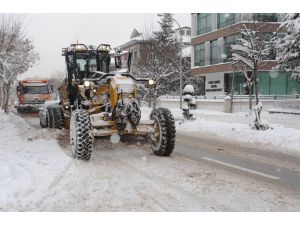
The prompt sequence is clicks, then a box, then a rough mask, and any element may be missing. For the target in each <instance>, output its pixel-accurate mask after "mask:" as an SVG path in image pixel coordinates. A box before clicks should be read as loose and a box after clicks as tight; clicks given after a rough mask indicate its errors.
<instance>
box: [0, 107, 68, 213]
mask: <svg viewBox="0 0 300 225" xmlns="http://www.w3.org/2000/svg"><path fill="white" fill-rule="evenodd" d="M20 128H21V129H20ZM19 130H24V131H26V132H24V134H21V133H19ZM30 132H31V129H30V127H29V125H27V124H26V122H25V121H24V120H22V119H20V118H18V117H17V116H15V115H13V114H12V115H6V114H4V113H3V112H2V111H0V162H1V163H0V180H1V182H0V190H1V195H0V211H8V210H12V211H15V210H22V209H24V210H28V208H36V207H38V206H37V205H36V204H38V202H39V201H40V200H42V198H43V196H45V195H46V194H47V191H48V188H49V186H51V183H52V182H53V180H55V178H56V177H57V176H59V175H60V173H61V171H64V168H65V167H66V166H67V165H68V162H69V161H70V158H69V157H68V156H67V155H66V154H64V153H63V152H62V151H61V149H60V147H59V146H58V144H57V142H56V141H55V140H45V139H35V140H33V139H32V138H30V135H31V133H30ZM53 165H55V166H53Z"/></svg>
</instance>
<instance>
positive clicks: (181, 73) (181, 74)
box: [173, 18, 183, 109]
mask: <svg viewBox="0 0 300 225" xmlns="http://www.w3.org/2000/svg"><path fill="white" fill-rule="evenodd" d="M173 21H174V22H175V23H176V24H177V26H178V27H179V35H180V64H179V66H180V77H179V82H180V87H179V89H180V109H182V77H183V70H182V35H181V26H180V25H179V23H178V21H177V20H176V19H174V18H173Z"/></svg>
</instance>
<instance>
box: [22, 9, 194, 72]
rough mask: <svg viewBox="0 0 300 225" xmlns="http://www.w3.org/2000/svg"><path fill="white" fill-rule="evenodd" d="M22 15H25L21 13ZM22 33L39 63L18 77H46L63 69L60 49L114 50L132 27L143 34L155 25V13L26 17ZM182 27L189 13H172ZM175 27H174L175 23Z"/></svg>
mask: <svg viewBox="0 0 300 225" xmlns="http://www.w3.org/2000/svg"><path fill="white" fill-rule="evenodd" d="M23 15H24V14H23ZM24 17H25V21H24V25H25V30H26V33H27V36H28V37H29V38H30V39H32V40H33V42H34V45H35V47H36V51H37V52H38V53H39V55H40V58H41V59H40V61H39V62H38V63H37V64H36V65H35V66H34V67H33V68H31V69H29V70H28V71H27V72H26V73H25V74H24V75H22V76H21V78H24V77H28V76H29V77H31V76H45V77H47V76H49V75H51V74H52V73H53V72H54V71H56V70H59V71H63V70H65V62H64V58H63V57H62V56H61V49H62V48H63V47H67V46H69V45H70V44H71V43H76V41H77V40H78V41H79V42H81V43H86V44H93V45H98V44H100V43H108V44H111V45H112V47H116V46H118V45H120V44H123V43H125V42H127V41H129V37H130V35H131V32H132V30H133V28H136V29H137V30H138V31H139V32H142V31H143V30H144V29H145V27H146V26H156V24H157V20H158V17H157V14H132V13H123V14H112V13H109V14H104V13H101V14H25V15H24ZM174 17H175V19H177V20H178V22H179V23H180V25H181V26H190V24H191V15H190V14H183V13H182V14H175V15H174ZM174 28H177V27H176V26H175V24H174Z"/></svg>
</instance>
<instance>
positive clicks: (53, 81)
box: [49, 70, 67, 96]
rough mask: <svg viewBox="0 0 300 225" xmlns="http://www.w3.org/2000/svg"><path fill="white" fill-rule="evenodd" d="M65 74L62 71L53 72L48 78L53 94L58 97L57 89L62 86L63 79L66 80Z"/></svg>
mask: <svg viewBox="0 0 300 225" xmlns="http://www.w3.org/2000/svg"><path fill="white" fill-rule="evenodd" d="M66 77H67V74H66V72H64V71H58V70H56V71H54V72H53V73H52V74H51V76H50V78H49V84H50V85H51V86H52V87H53V92H54V93H55V94H56V95H57V96H58V95H59V91H58V90H59V88H60V86H61V85H62V84H63V81H64V79H66Z"/></svg>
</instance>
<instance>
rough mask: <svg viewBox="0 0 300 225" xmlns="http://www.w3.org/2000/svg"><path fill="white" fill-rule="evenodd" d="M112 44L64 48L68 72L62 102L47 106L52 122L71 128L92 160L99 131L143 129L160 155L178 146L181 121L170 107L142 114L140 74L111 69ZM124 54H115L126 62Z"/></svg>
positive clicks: (73, 141) (77, 152) (81, 155)
mask: <svg viewBox="0 0 300 225" xmlns="http://www.w3.org/2000/svg"><path fill="white" fill-rule="evenodd" d="M110 51H111V48H110V46H109V45H103V44H101V45H99V46H98V47H97V48H93V47H87V46H86V45H84V44H72V45H71V46H70V47H68V48H63V51H62V55H63V56H64V57H65V61H66V66H67V71H68V75H67V78H66V79H65V81H64V83H63V85H62V86H61V88H60V99H61V101H60V103H59V105H56V106H54V105H53V106H51V105H50V106H48V107H47V109H46V110H47V113H46V115H47V123H48V124H49V127H53V128H58V129H62V128H63V127H64V128H66V129H70V145H71V151H72V155H73V157H75V158H77V159H83V160H89V159H90V157H91V152H92V150H93V141H94V137H101V136H102V137H105V136H108V137H109V136H112V135H114V136H116V137H120V136H124V135H140V136H144V137H146V138H148V139H149V141H150V143H151V148H152V150H153V152H154V154H155V155H159V156H169V155H170V154H171V153H172V152H173V149H174V146H175V123H174V118H173V116H172V114H171V112H170V111H169V110H168V109H166V108H157V109H153V110H152V113H151V115H150V118H149V119H148V120H141V109H140V106H139V104H138V101H137V96H138V93H137V82H147V83H148V85H150V86H151V85H153V81H152V80H149V79H139V78H135V77H134V76H132V75H131V74H130V73H118V71H117V72H116V73H110V71H109V68H110V59H111V55H112V54H111V53H110ZM119 55H120V54H115V55H114V56H115V57H116V58H115V62H116V65H115V66H116V68H120V65H119V64H120V62H121V60H120V58H118V57H119Z"/></svg>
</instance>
